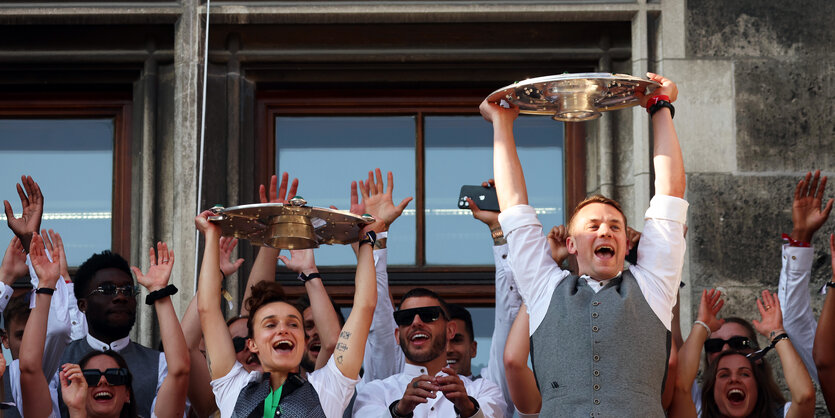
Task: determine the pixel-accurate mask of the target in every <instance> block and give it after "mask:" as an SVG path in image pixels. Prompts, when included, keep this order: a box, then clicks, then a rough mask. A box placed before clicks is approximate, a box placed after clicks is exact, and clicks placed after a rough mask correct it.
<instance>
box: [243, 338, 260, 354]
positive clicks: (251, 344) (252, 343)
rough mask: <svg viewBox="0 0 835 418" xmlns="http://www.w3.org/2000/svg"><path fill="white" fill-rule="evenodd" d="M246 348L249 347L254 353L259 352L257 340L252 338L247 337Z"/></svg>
mask: <svg viewBox="0 0 835 418" xmlns="http://www.w3.org/2000/svg"><path fill="white" fill-rule="evenodd" d="M246 348H247V349H249V352H250V353H252V354H258V346H257V345H255V340H253V339H252V338H247V339H246Z"/></svg>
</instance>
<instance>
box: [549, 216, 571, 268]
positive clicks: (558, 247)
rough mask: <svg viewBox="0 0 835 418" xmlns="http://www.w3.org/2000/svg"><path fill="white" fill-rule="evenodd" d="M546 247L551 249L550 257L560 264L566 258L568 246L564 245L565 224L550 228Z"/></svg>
mask: <svg viewBox="0 0 835 418" xmlns="http://www.w3.org/2000/svg"><path fill="white" fill-rule="evenodd" d="M547 238H548V247H550V249H551V258H553V259H554V261H556V262H557V264H560V265H561V264H562V262H563V261H565V259H566V258H568V247H566V246H565V240H566V238H568V228H567V227H566V226H565V225H559V226H555V227H553V228H551V232H548V237H547Z"/></svg>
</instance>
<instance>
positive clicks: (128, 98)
mask: <svg viewBox="0 0 835 418" xmlns="http://www.w3.org/2000/svg"><path fill="white" fill-rule="evenodd" d="M206 12H207V10H206V3H205V1H201V0H170V1H167V0H133V1H115V0H92V1H85V2H78V1H73V0H53V1H33V0H16V1H12V2H8V1H5V2H2V4H0V39H3V41H2V42H0V63H2V65H0V89H2V90H3V91H4V92H5V93H4V94H5V95H6V97H5V98H2V99H3V100H6V101H7V103H6V104H5V106H6V108H9V107H14V106H16V105H15V104H14V103H29V102H39V101H40V100H48V101H52V103H53V104H54V105H56V106H59V107H60V106H61V104H62V103H76V104H75V105H77V102H79V101H83V102H85V103H86V106H91V107H95V106H96V104H95V103H97V102H102V101H104V102H108V103H110V104H111V105H112V104H113V103H114V102H115V103H118V106H117V107H118V109H119V110H118V112H121V113H120V114H121V115H122V116H121V117H122V119H120V120H121V121H122V125H121V129H122V130H123V132H122V135H123V137H124V138H126V140H125V141H124V142H123V147H124V149H122V151H120V152H121V154H119V155H117V156H114V162H115V164H116V165H114V169H123V170H124V171H125V173H124V175H123V176H122V177H120V179H121V180H122V183H119V184H117V185H116V186H114V189H118V190H116V193H114V196H116V197H114V199H121V202H122V203H120V205H121V206H119V205H116V204H115V203H114V208H115V207H117V206H119V207H120V208H121V209H120V210H121V213H122V215H120V216H119V217H118V219H116V216H115V215H114V222H119V223H121V225H122V227H121V229H118V231H119V236H118V237H114V247H116V248H118V249H121V250H122V251H125V252H127V253H128V254H130V258H131V260H132V261H133V263H139V264H141V265H144V266H147V263H148V260H147V255H146V254H147V253H146V252H145V251H144V250H143V248H147V247H148V246H150V245H151V244H152V243H153V242H155V241H157V240H160V239H163V240H167V241H170V242H173V246H174V249H175V251H176V253H177V254H178V256H179V257H180V260H182V262H180V263H178V266H177V267H176V270H175V281H176V284H177V286H178V287H179V288H180V289H181V292H180V293H179V294H178V295H177V299H178V300H177V301H176V302H175V305H176V306H177V308H178V312H180V314H182V312H183V311H184V309H185V307H186V306H187V304H188V302H189V300H190V296H191V295H192V294H193V291H194V283H195V281H194V268H195V264H194V262H193V254H195V253H196V251H195V238H194V236H195V234H194V227H193V222H192V218H193V216H194V214H195V210H196V208H197V206H198V204H197V203H198V202H197V195H198V193H197V189H198V187H197V186H198V184H197V182H198V178H197V172H198V169H199V164H200V158H199V156H200V152H199V148H200V137H201V135H200V134H201V110H202V109H201V104H202V99H203V87H204V86H203V81H202V80H203V66H202V64H203V52H204V44H203V42H204V35H205V31H206ZM833 12H835V5H834V4H833V3H832V2H830V1H826V0H815V1H811V2H805V3H804V4H803V5H800V4H798V3H787V2H782V1H765V2H763V1H753V0H740V1H733V2H728V1H721V0H689V1H684V0H654V1H653V0H634V1H629V0H610V1H606V0H594V1H567V0H545V1H514V2H502V1H493V0H484V1H469V0H466V1H465V0H448V1H434V0H426V1H423V0H420V1H409V2H401V1H392V0H368V1H342V0H330V1H328V0H316V1H308V2H297V1H282V0H276V1H265V0H225V1H213V2H212V3H211V9H210V17H209V22H210V25H209V33H210V37H209V41H208V49H209V54H208V61H209V62H208V82H207V85H206V86H205V87H206V95H207V99H208V100H207V108H206V112H207V116H206V120H207V126H206V136H205V149H206V153H205V160H204V162H203V164H204V168H205V174H204V178H203V184H202V186H203V187H202V190H203V192H202V195H201V196H202V201H201V202H200V203H201V204H200V205H199V206H201V207H209V206H211V205H213V204H214V203H217V202H224V203H225V204H226V205H227V206H231V205H234V204H242V203H249V202H252V201H254V200H255V196H256V195H255V190H257V185H258V183H260V182H261V180H260V179H261V178H264V177H265V175H266V173H269V172H270V171H271V170H274V169H275V167H274V163H273V162H271V161H269V157H267V158H264V157H263V155H262V154H264V152H263V147H264V146H265V141H267V139H265V138H269V137H268V136H265V134H264V132H263V131H264V129H266V128H265V126H267V127H269V125H268V124H267V125H264V122H263V121H264V117H263V114H262V112H264V111H265V109H266V110H269V105H268V104H267V105H265V103H267V102H269V99H270V98H272V99H275V101H274V102H269V103H278V105H277V106H279V107H280V106H281V103H282V102H281V99H282V98H284V97H289V96H293V97H295V98H296V99H298V98H299V97H301V98H305V97H320V98H322V97H324V98H325V99H327V98H328V95H327V94H322V92H333V91H337V94H336V95H337V96H339V94H341V93H339V91H342V90H345V91H350V92H353V93H350V92H349V93H350V94H354V95H356V93H355V92H356V91H358V90H367V89H369V88H376V89H380V90H386V89H405V90H410V91H413V92H414V91H428V90H433V91H444V90H448V91H455V92H461V91H467V92H469V93H472V92H475V93H472V95H473V96H478V95H482V96H481V97H483V95H484V94H486V93H485V92H487V93H489V92H490V91H491V90H493V89H495V88H498V87H501V86H503V85H505V84H508V83H510V82H512V81H514V80H519V79H522V78H525V77H527V76H537V75H546V74H555V73H562V72H584V71H606V72H619V73H629V74H633V75H643V74H644V73H645V72H647V71H653V72H658V73H661V74H664V75H665V76H667V77H669V78H671V79H673V80H675V81H676V82H677V83H678V85H679V89H680V100H679V101H678V102H677V103H676V108H677V112H676V115H677V116H676V125H677V130H678V133H679V137H680V140H681V143H682V146H683V150H684V157H685V165H686V171H687V177H688V186H687V199H688V200H689V201H690V204H691V209H690V213H689V233H688V237H687V242H688V247H689V248H688V252H687V256H686V261H685V270H684V278H683V280H684V282H685V283H687V287H685V288H684V290H683V293H682V295H681V298H682V318H681V319H682V324H684V326H683V329H684V332H685V334H686V333H687V332H688V331H689V324H691V323H692V320H693V319H694V317H695V309H696V307H697V305H698V296H699V294H700V291H701V289H703V288H705V287H712V286H721V287H723V288H724V289H725V290H726V291H727V294H728V301H729V303H728V304H727V305H726V306H727V307H726V308H725V311H726V314H734V315H739V316H743V317H745V318H749V319H753V318H754V317H755V313H756V310H755V307H754V297H755V295H756V294H757V293H758V292H759V291H760V290H761V289H763V288H770V289H775V288H776V283H777V277H778V272H779V268H780V259H779V251H780V250H779V246H780V239H779V237H780V233H782V232H790V229H791V212H790V204H791V196H792V191H793V187H794V185H795V184H796V182H797V180H798V179H799V178H800V177H801V175H802V174H804V173H805V172H806V171H808V170H814V169H821V170H822V171H823V172H824V174H826V175H830V176H831V175H833V174H835V152H833V150H835V122H833V120H832V116H833V113H834V112H833V110H835V109H833V106H834V105H833V102H835V100H833V99H835V87H834V86H835V82H833V77H835V76H834V75H833V74H835V60H833V50H832V46H831V45H833V44H835V39H834V38H835V31H833V30H832V29H831V26H830V23H831V22H830V21H829V20H830V18H829V16H832V15H833ZM349 93H345V94H349ZM456 94H457V93H456ZM352 97H353V96H352ZM433 97H435V98H433V99H431V100H437V95H436V96H433ZM468 100H469V101H468ZM9 101H11V102H12V104H10V103H8V102H9ZM288 103H290V104H288V105H287V106H294V104H293V103H295V105H298V103H299V100H296V101H293V100H289V102H288ZM461 103H470V104H472V100H471V99H462V100H461ZM348 105H350V103H347V104H346V106H348ZM475 105H477V102H476V103H475ZM473 112H475V109H473ZM572 129H577V128H576V127H567V128H566V131H570V130H572ZM573 132H574V133H573V134H572V135H567V136H566V138H567V141H568V140H569V139H568V138H569V137H570V138H573V140H577V139H579V142H576V143H575V145H577V146H579V147H580V148H581V149H579V150H575V152H577V153H576V154H571V155H574V156H576V155H580V156H581V159H582V161H574V162H573V165H571V168H572V169H573V170H579V171H578V172H580V173H585V174H584V175H582V176H581V177H582V178H578V176H574V177H572V176H571V175H570V174H567V178H568V179H569V180H570V184H569V185H568V186H567V187H566V190H568V192H567V193H574V195H575V196H576V195H577V194H580V195H582V194H585V193H592V192H599V193H603V194H606V195H609V196H612V197H614V198H616V199H618V200H620V201H621V202H623V203H624V206H625V208H626V210H627V215H628V218H629V219H631V220H636V219H641V218H642V217H643V213H644V211H645V209H646V208H647V206H648V204H649V199H650V197H651V195H652V189H653V186H652V171H651V153H652V142H651V130H650V127H649V124H648V118H647V116H646V114H645V112H644V110H643V109H640V108H634V109H631V110H624V111H619V112H614V113H609V114H605V115H604V116H603V117H602V118H601V119H599V120H598V121H594V122H589V123H586V124H585V126H583V127H582V129H578V130H576V131H573ZM578 135H579V137H578ZM572 187H573V188H577V187H579V188H580V190H574V189H572ZM572 190H574V191H573V192H572ZM832 190H833V189H832V187H830V190H829V191H828V192H827V196H835V192H833V191H832ZM567 201H568V202H571V201H572V198H570V197H569V198H567ZM418 208H420V206H418ZM833 230H835V220H832V219H830V220H829V222H828V223H827V224H826V225H825V226H824V228H823V231H822V232H821V233H820V234H818V236H816V237H815V242H814V244H815V247H816V258H815V264H814V271H813V287H815V288H816V287H818V286H820V284H821V283H822V282H823V281H824V280H826V278H828V277H829V276H830V274H832V273H831V271H830V267H829V255H828V248H827V246H826V240H825V237H826V234H828V233H829V232H831V231H833ZM241 251H242V253H243V254H242V255H243V256H244V257H245V258H247V259H248V260H252V259H253V254H252V251H251V250H250V249H246V248H242V250H241ZM245 271H246V269H244V272H245ZM408 273H409V272H405V273H403V274H404V275H406V276H404V277H407V276H408ZM418 273H420V272H418ZM476 273H478V272H476ZM479 274H481V275H480V276H479ZM479 274H475V276H474V277H475V279H473V280H476V281H478V280H481V279H479V278H483V277H489V274H488V275H486V276H485V275H484V272H481V273H479ZM241 276H243V275H241ZM476 276H477V277H476ZM451 277H453V279H454V278H455V277H465V276H461V275H459V276H454V275H453V276H451ZM465 278H466V277H465ZM404 280H406V281H405V282H404V283H406V284H408V283H409V282H408V280H409V279H408V277H407V278H406V279H404ZM468 280H469V279H468ZM241 283H242V282H241V279H240V278H239V279H238V283H237V284H235V283H232V284H230V285H229V286H228V287H229V290H230V291H231V292H232V294H233V295H235V296H237V295H238V294H242V293H243V292H242V291H241V289H240V288H241ZM488 287H489V284H488ZM449 291H450V292H454V290H449ZM814 291H815V289H810V292H814ZM488 293H489V292H488ZM459 296H460V295H459ZM484 301H486V303H489V296H487V297H486V299H483V300H482V302H484ZM822 301H823V300H822V298H821V297H819V296H813V303H814V309H815V312H816V313H817V312H819V310H820V307H821V305H822ZM143 308H144V306H143ZM152 315H153V313H152V312H151V311H148V310H144V311H142V312H141V315H140V318H139V320H138V326H137V327H136V335H137V337H138V339H139V340H140V341H142V342H145V343H150V342H151V341H152V340H153V339H154V335H155V334H156V332H155V330H154V323H153V322H154V321H153V316H152Z"/></svg>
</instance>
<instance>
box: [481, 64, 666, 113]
mask: <svg viewBox="0 0 835 418" xmlns="http://www.w3.org/2000/svg"><path fill="white" fill-rule="evenodd" d="M648 87H651V88H656V87H660V84H658V83H656V82H655V81H651V80H646V79H643V78H640V77H634V76H631V75H626V74H610V73H578V74H561V75H550V76H545V77H537V78H529V79H527V80H524V81H519V82H517V83H514V84H511V85H509V86H506V87H502V88H500V89H498V90H496V91H494V92H493V93H492V94H491V95H490V96H488V97H487V100H488V101H490V102H494V103H498V102H500V101H502V100H504V101H506V102H508V103H510V104H512V105H514V106H516V107H518V108H519V112H520V113H524V114H530V115H550V116H552V117H553V118H554V119H556V120H559V121H563V122H580V121H584V120H592V119H597V118H599V117H600V112H605V111H608V110H616V109H623V108H627V107H631V106H635V105H637V104H638V101H639V100H638V96H637V95H636V94H635V93H636V92H646V90H647V88H648Z"/></svg>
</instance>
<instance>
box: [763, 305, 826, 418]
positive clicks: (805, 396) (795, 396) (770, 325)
mask: <svg viewBox="0 0 835 418" xmlns="http://www.w3.org/2000/svg"><path fill="white" fill-rule="evenodd" d="M757 310H759V312H760V317H761V318H762V319H761V320H760V321H757V320H754V321H751V323H752V324H753V325H754V328H756V330H757V332H759V333H760V334H762V335H763V336H765V337H766V338H768V340H769V341H771V344H770V345H769V346H770V347H774V348H776V349H777V355H779V356H780V363H781V365H782V366H783V376H784V377H785V378H786V384H787V385H788V387H789V393H790V394H791V407H789V410H788V412H786V417H787V418H800V417H811V416H814V415H815V385H814V384H813V383H812V378H811V377H809V372H808V371H807V370H806V366H804V365H803V361H802V360H801V359H800V356H799V355H798V354H797V351H795V349H794V346H793V345H792V342H791V339H789V338H788V337H787V338H782V337H785V336H786V335H785V334H786V331H785V330H784V329H783V313H782V311H781V310H780V302H779V301H778V300H777V297H776V296H775V295H772V294H771V292H769V291H768V290H763V292H762V300H760V299H757Z"/></svg>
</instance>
